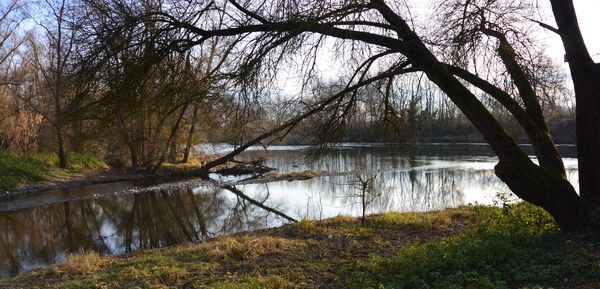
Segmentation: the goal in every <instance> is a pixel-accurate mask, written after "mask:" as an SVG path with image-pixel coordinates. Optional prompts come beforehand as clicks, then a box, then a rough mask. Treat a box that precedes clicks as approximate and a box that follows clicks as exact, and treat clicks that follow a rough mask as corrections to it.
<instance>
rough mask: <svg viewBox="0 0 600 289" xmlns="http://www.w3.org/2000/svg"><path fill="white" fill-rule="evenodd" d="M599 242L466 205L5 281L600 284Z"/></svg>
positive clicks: (544, 222) (4, 284)
mask: <svg viewBox="0 0 600 289" xmlns="http://www.w3.org/2000/svg"><path fill="white" fill-rule="evenodd" d="M599 244H600V239H599V238H598V237H597V236H591V235H566V234H561V233H560V232H558V230H557V229H556V227H555V226H554V223H553V222H552V220H551V219H550V218H549V216H548V215H547V214H545V213H544V212H542V211H540V210H539V209H536V208H533V207H531V206H530V205H526V204H517V205H508V206H505V208H504V209H500V208H496V207H485V206H468V207H467V206H465V207H460V208H456V209H446V210H442V211H435V212H428V213H387V214H381V215H373V216H369V217H368V218H367V219H366V220H365V223H364V225H363V224H362V222H361V220H360V219H356V218H350V217H337V218H332V219H327V220H324V221H301V222H299V223H296V224H291V225H286V226H283V227H280V228H274V229H266V230H261V231H256V232H249V233H244V234H239V235H235V236H229V237H219V238H215V239H211V240H207V241H205V242H200V243H193V244H187V245H180V246H174V247H169V248H163V249H155V250H144V251H139V252H135V253H131V254H127V255H125V256H122V257H98V256H97V255H95V254H93V253H88V254H83V255H72V256H70V257H68V258H67V260H66V262H65V263H64V264H61V265H53V266H50V267H47V268H41V269H36V270H33V271H30V272H27V273H25V274H23V275H20V276H18V277H16V278H13V279H8V280H2V281H0V288H428V287H434V288H456V287H460V288H523V287H526V288H540V287H535V286H541V287H542V288H548V287H554V288H598V286H600V274H599V272H600V246H598V245H599Z"/></svg>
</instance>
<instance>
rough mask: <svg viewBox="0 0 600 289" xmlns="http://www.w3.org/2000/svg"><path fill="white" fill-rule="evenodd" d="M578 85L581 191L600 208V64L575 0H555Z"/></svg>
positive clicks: (578, 146) (570, 66)
mask: <svg viewBox="0 0 600 289" xmlns="http://www.w3.org/2000/svg"><path fill="white" fill-rule="evenodd" d="M550 2H551V4H552V10H553V13H554V18H555V19H556V23H557V25H558V32H559V35H560V37H561V40H562V42H563V46H564V48H565V52H566V59H567V61H568V62H569V68H570V70H571V77H572V78H573V85H574V87H575V101H576V127H577V159H578V162H579V193H580V195H581V197H582V198H583V199H584V200H585V203H586V205H587V206H588V207H596V208H599V207H600V65H599V64H597V63H594V61H593V60H592V58H591V56H590V54H589V52H588V50H587V47H586V45H585V42H584V40H583V36H582V35H581V30H580V28H579V23H578V22H577V15H576V14H575V7H574V6H573V1H572V0H551V1H550Z"/></svg>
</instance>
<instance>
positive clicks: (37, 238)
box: [0, 188, 286, 277]
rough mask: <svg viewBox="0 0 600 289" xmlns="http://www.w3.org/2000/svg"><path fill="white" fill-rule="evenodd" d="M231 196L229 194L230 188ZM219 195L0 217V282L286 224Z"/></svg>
mask: <svg viewBox="0 0 600 289" xmlns="http://www.w3.org/2000/svg"><path fill="white" fill-rule="evenodd" d="M233 189H234V188H233ZM260 202H261V201H255V200H253V199H251V198H249V197H247V196H246V198H241V197H239V196H236V195H234V194H232V193H231V192H230V191H228V190H225V189H222V188H199V189H195V190H192V189H188V190H179V191H165V190H162V191H156V192H150V193H143V194H134V195H128V196H121V197H113V198H99V199H90V200H84V201H74V202H71V201H66V202H63V203H60V204H52V205H48V206H44V207H37V208H30V209H24V210H19V211H16V212H4V213H1V214H0V230H1V232H0V269H1V270H0V275H1V276H3V277H6V276H12V275H15V274H16V273H18V272H20V271H22V270H27V269H29V268H31V267H34V266H40V265H46V264H52V263H56V262H61V261H62V260H63V259H64V257H65V254H66V253H69V252H82V251H88V250H93V251H96V252H99V253H100V254H122V253H125V252H130V251H135V250H138V249H142V248H144V249H145V248H157V247H163V246H168V245H173V244H180V243H184V242H193V241H199V240H202V239H204V238H207V237H212V236H215V235H218V234H231V233H236V232H239V231H244V230H253V229H257V228H264V227H266V226H276V225H280V224H282V223H284V222H285V221H286V220H285V219H282V218H281V217H279V216H278V215H277V214H275V212H277V211H273V210H275V209H271V210H272V211H266V210H265V209H264V208H266V206H264V205H263V206H262V207H263V208H261V207H260V206H257V205H255V204H260Z"/></svg>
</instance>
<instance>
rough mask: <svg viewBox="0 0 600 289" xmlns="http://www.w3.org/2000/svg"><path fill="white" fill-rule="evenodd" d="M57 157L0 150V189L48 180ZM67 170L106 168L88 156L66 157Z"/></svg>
mask: <svg viewBox="0 0 600 289" xmlns="http://www.w3.org/2000/svg"><path fill="white" fill-rule="evenodd" d="M58 163H59V161H58V155H57V154H56V153H53V152H36V153H30V154H24V155H23V154H17V153H15V152H10V151H5V150H0V188H2V189H11V188H14V187H16V186H18V185H20V184H23V183H27V182H36V181H43V180H48V179H49V177H50V176H51V173H52V172H53V171H56V170H59V168H58ZM67 168H68V169H69V170H74V171H81V170H96V169H104V168H106V164H105V163H104V161H102V160H101V159H100V158H98V157H95V156H92V155H88V154H76V153H72V154H69V155H68V159H67Z"/></svg>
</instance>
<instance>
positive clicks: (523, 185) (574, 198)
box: [495, 159, 589, 231]
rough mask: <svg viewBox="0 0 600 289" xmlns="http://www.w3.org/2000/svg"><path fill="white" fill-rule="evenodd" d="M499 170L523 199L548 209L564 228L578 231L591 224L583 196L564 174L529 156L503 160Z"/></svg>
mask: <svg viewBox="0 0 600 289" xmlns="http://www.w3.org/2000/svg"><path fill="white" fill-rule="evenodd" d="M495 172H496V175H497V176H498V177H499V178H500V179H501V180H502V181H504V182H505V183H506V185H508V187H509V188H510V189H511V191H512V192H513V193H515V194H516V195H517V196H519V197H520V198H521V199H523V200H525V201H527V202H529V203H532V204H534V205H537V206H540V207H542V208H544V209H545V210H546V211H548V212H549V213H550V215H552V217H554V219H555V220H556V222H557V223H558V224H559V226H560V228H561V229H562V230H565V231H575V230H580V229H583V228H584V227H587V226H588V224H589V222H588V221H587V220H585V218H584V215H585V214H583V211H582V202H581V198H579V196H578V195H577V192H575V189H574V188H573V186H572V185H571V183H569V181H568V180H566V179H565V178H564V177H563V176H562V175H560V174H558V173H556V172H553V171H552V170H550V169H546V168H542V167H539V166H538V165H536V164H534V163H533V162H532V161H531V160H529V159H522V160H518V161H517V160H511V161H503V160H501V161H500V162H499V163H498V164H497V165H496V167H495Z"/></svg>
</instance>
